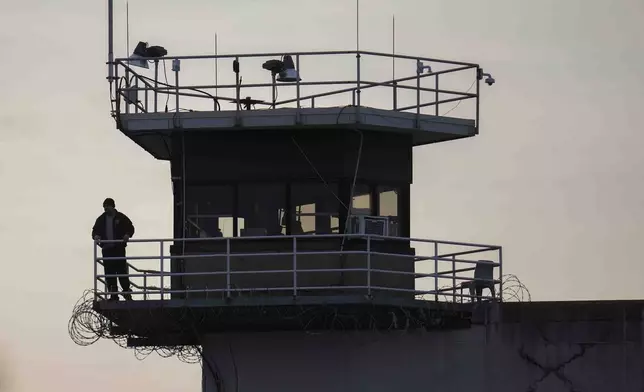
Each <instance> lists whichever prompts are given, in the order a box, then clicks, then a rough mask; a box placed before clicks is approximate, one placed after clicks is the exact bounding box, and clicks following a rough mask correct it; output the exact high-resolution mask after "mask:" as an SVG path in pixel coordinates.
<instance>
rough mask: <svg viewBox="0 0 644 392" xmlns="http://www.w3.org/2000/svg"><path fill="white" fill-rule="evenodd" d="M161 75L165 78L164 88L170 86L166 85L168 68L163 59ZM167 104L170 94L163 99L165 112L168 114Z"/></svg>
mask: <svg viewBox="0 0 644 392" xmlns="http://www.w3.org/2000/svg"><path fill="white" fill-rule="evenodd" d="M163 75H164V77H165V84H166V86H169V85H170V84H169V83H168V68H167V67H166V65H165V59H163ZM168 102H170V92H168V93H167V94H166V98H165V112H166V113H167V112H168Z"/></svg>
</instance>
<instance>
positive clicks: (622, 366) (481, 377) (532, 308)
mask: <svg viewBox="0 0 644 392" xmlns="http://www.w3.org/2000/svg"><path fill="white" fill-rule="evenodd" d="M642 308H643V306H642V303H632V302H620V303H616V302H615V303H583V302H581V303H550V304H544V303H532V304H512V305H505V306H504V307H503V315H502V316H500V317H495V318H496V320H497V321H496V322H494V321H493V322H491V323H489V324H487V325H480V326H474V327H472V328H471V329H469V330H452V331H440V332H435V331H433V332H427V331H390V332H386V331H379V332H376V331H368V332H364V331H363V332H355V331H348V330H345V331H340V330H337V331H331V332H328V333H319V334H318V333H307V332H298V333H293V332H288V333H262V334H239V335H228V334H227V335H210V336H206V337H205V340H204V342H203V350H204V356H205V358H206V359H207V360H206V361H205V362H204V384H203V390H204V392H215V391H219V390H221V389H218V388H217V385H216V384H217V383H216V382H215V378H214V377H213V372H214V373H217V374H218V376H217V377H218V378H219V379H220V380H221V381H220V383H222V384H223V385H224V388H225V389H224V390H225V391H237V390H239V391H244V392H259V391H262V392H269V391H276V392H277V391H279V392H290V391H293V392H296V391H297V392H299V391H307V392H317V391H325V392H327V391H337V392H344V391H346V392H356V391H369V392H379V391H382V392H385V391H386V392H390V391H440V392H450V391H454V392H456V391H459V392H460V391H495V392H499V391H508V392H517V391H544V392H546V391H547V392H557V391H598V392H599V391H601V392H605V391H611V392H618V391H619V392H621V391H623V392H630V391H642V390H643V388H644V375H643V372H642V368H643V365H644V361H643V351H642V349H643V347H642ZM492 313H494V312H492ZM236 383H238V384H237V385H236Z"/></svg>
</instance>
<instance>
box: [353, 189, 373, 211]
mask: <svg viewBox="0 0 644 392" xmlns="http://www.w3.org/2000/svg"><path fill="white" fill-rule="evenodd" d="M352 215H372V208H371V189H370V187H369V186H368V185H365V184H356V186H355V189H354V191H353V204H352Z"/></svg>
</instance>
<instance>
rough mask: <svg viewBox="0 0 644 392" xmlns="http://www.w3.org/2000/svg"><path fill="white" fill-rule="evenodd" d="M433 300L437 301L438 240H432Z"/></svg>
mask: <svg viewBox="0 0 644 392" xmlns="http://www.w3.org/2000/svg"><path fill="white" fill-rule="evenodd" d="M434 301H435V302H438V242H434Z"/></svg>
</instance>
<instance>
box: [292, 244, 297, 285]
mask: <svg viewBox="0 0 644 392" xmlns="http://www.w3.org/2000/svg"><path fill="white" fill-rule="evenodd" d="M293 297H297V237H293Z"/></svg>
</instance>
